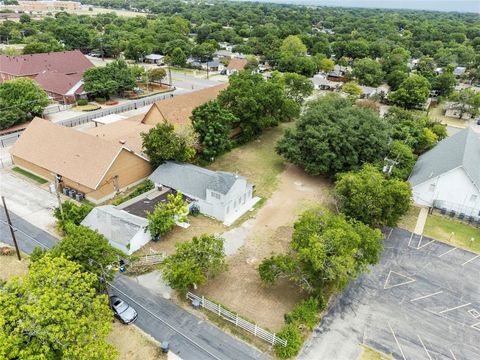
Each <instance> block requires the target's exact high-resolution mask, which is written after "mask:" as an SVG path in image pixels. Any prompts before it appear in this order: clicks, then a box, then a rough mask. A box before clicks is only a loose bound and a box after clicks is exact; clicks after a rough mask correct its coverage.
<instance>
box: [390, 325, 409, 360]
mask: <svg viewBox="0 0 480 360" xmlns="http://www.w3.org/2000/svg"><path fill="white" fill-rule="evenodd" d="M387 324H388V327H389V328H390V331H391V332H392V335H393V338H394V339H395V342H396V343H397V346H398V349H399V350H400V352H401V353H402V357H403V360H407V358H406V357H405V354H404V353H403V350H402V347H401V346H400V343H399V342H398V340H397V337H396V336H395V332H394V331H393V329H392V326H391V325H390V322H389V321H387Z"/></svg>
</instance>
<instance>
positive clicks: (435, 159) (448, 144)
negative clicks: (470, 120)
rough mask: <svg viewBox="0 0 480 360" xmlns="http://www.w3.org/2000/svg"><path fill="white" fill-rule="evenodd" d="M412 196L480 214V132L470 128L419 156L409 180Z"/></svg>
mask: <svg viewBox="0 0 480 360" xmlns="http://www.w3.org/2000/svg"><path fill="white" fill-rule="evenodd" d="M408 181H409V182H410V184H411V185H412V191H413V200H414V201H415V202H416V203H418V204H420V205H426V206H433V207H436V208H439V209H445V210H447V211H454V212H455V213H457V214H464V215H465V216H472V217H475V218H477V219H478V218H479V217H480V214H479V212H480V134H478V133H476V132H475V131H473V130H472V129H471V128H467V129H464V130H462V131H460V132H458V133H456V134H455V135H453V136H451V137H448V138H446V139H444V140H442V141H440V142H439V143H438V144H437V145H436V146H435V147H434V148H433V149H432V150H430V151H428V152H426V153H425V154H423V155H421V156H420V157H419V158H418V161H417V163H416V164H415V167H414V169H413V171H412V173H411V175H410V178H409V180H408Z"/></svg>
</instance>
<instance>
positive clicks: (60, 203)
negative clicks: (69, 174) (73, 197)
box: [55, 174, 65, 220]
mask: <svg viewBox="0 0 480 360" xmlns="http://www.w3.org/2000/svg"><path fill="white" fill-rule="evenodd" d="M61 180H62V176H61V175H58V174H55V193H56V194H57V201H58V208H59V209H60V215H61V216H62V220H65V218H64V217H63V206H62V199H61V197H60V189H59V187H60V181H61Z"/></svg>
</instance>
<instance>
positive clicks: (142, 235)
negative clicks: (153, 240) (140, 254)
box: [127, 229, 150, 255]
mask: <svg viewBox="0 0 480 360" xmlns="http://www.w3.org/2000/svg"><path fill="white" fill-rule="evenodd" d="M149 241H150V232H149V231H147V232H145V231H144V230H143V229H142V230H139V231H138V232H137V233H136V234H135V236H134V237H133V238H132V240H130V249H129V250H128V252H127V254H128V255H132V254H133V253H134V252H135V251H137V250H138V249H140V248H141V247H142V246H143V245H145V244H146V243H148V242H149Z"/></svg>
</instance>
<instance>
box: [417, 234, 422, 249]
mask: <svg viewBox="0 0 480 360" xmlns="http://www.w3.org/2000/svg"><path fill="white" fill-rule="evenodd" d="M422 239H423V235H420V239H418V244H417V249H420V244H421V243H422Z"/></svg>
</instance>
